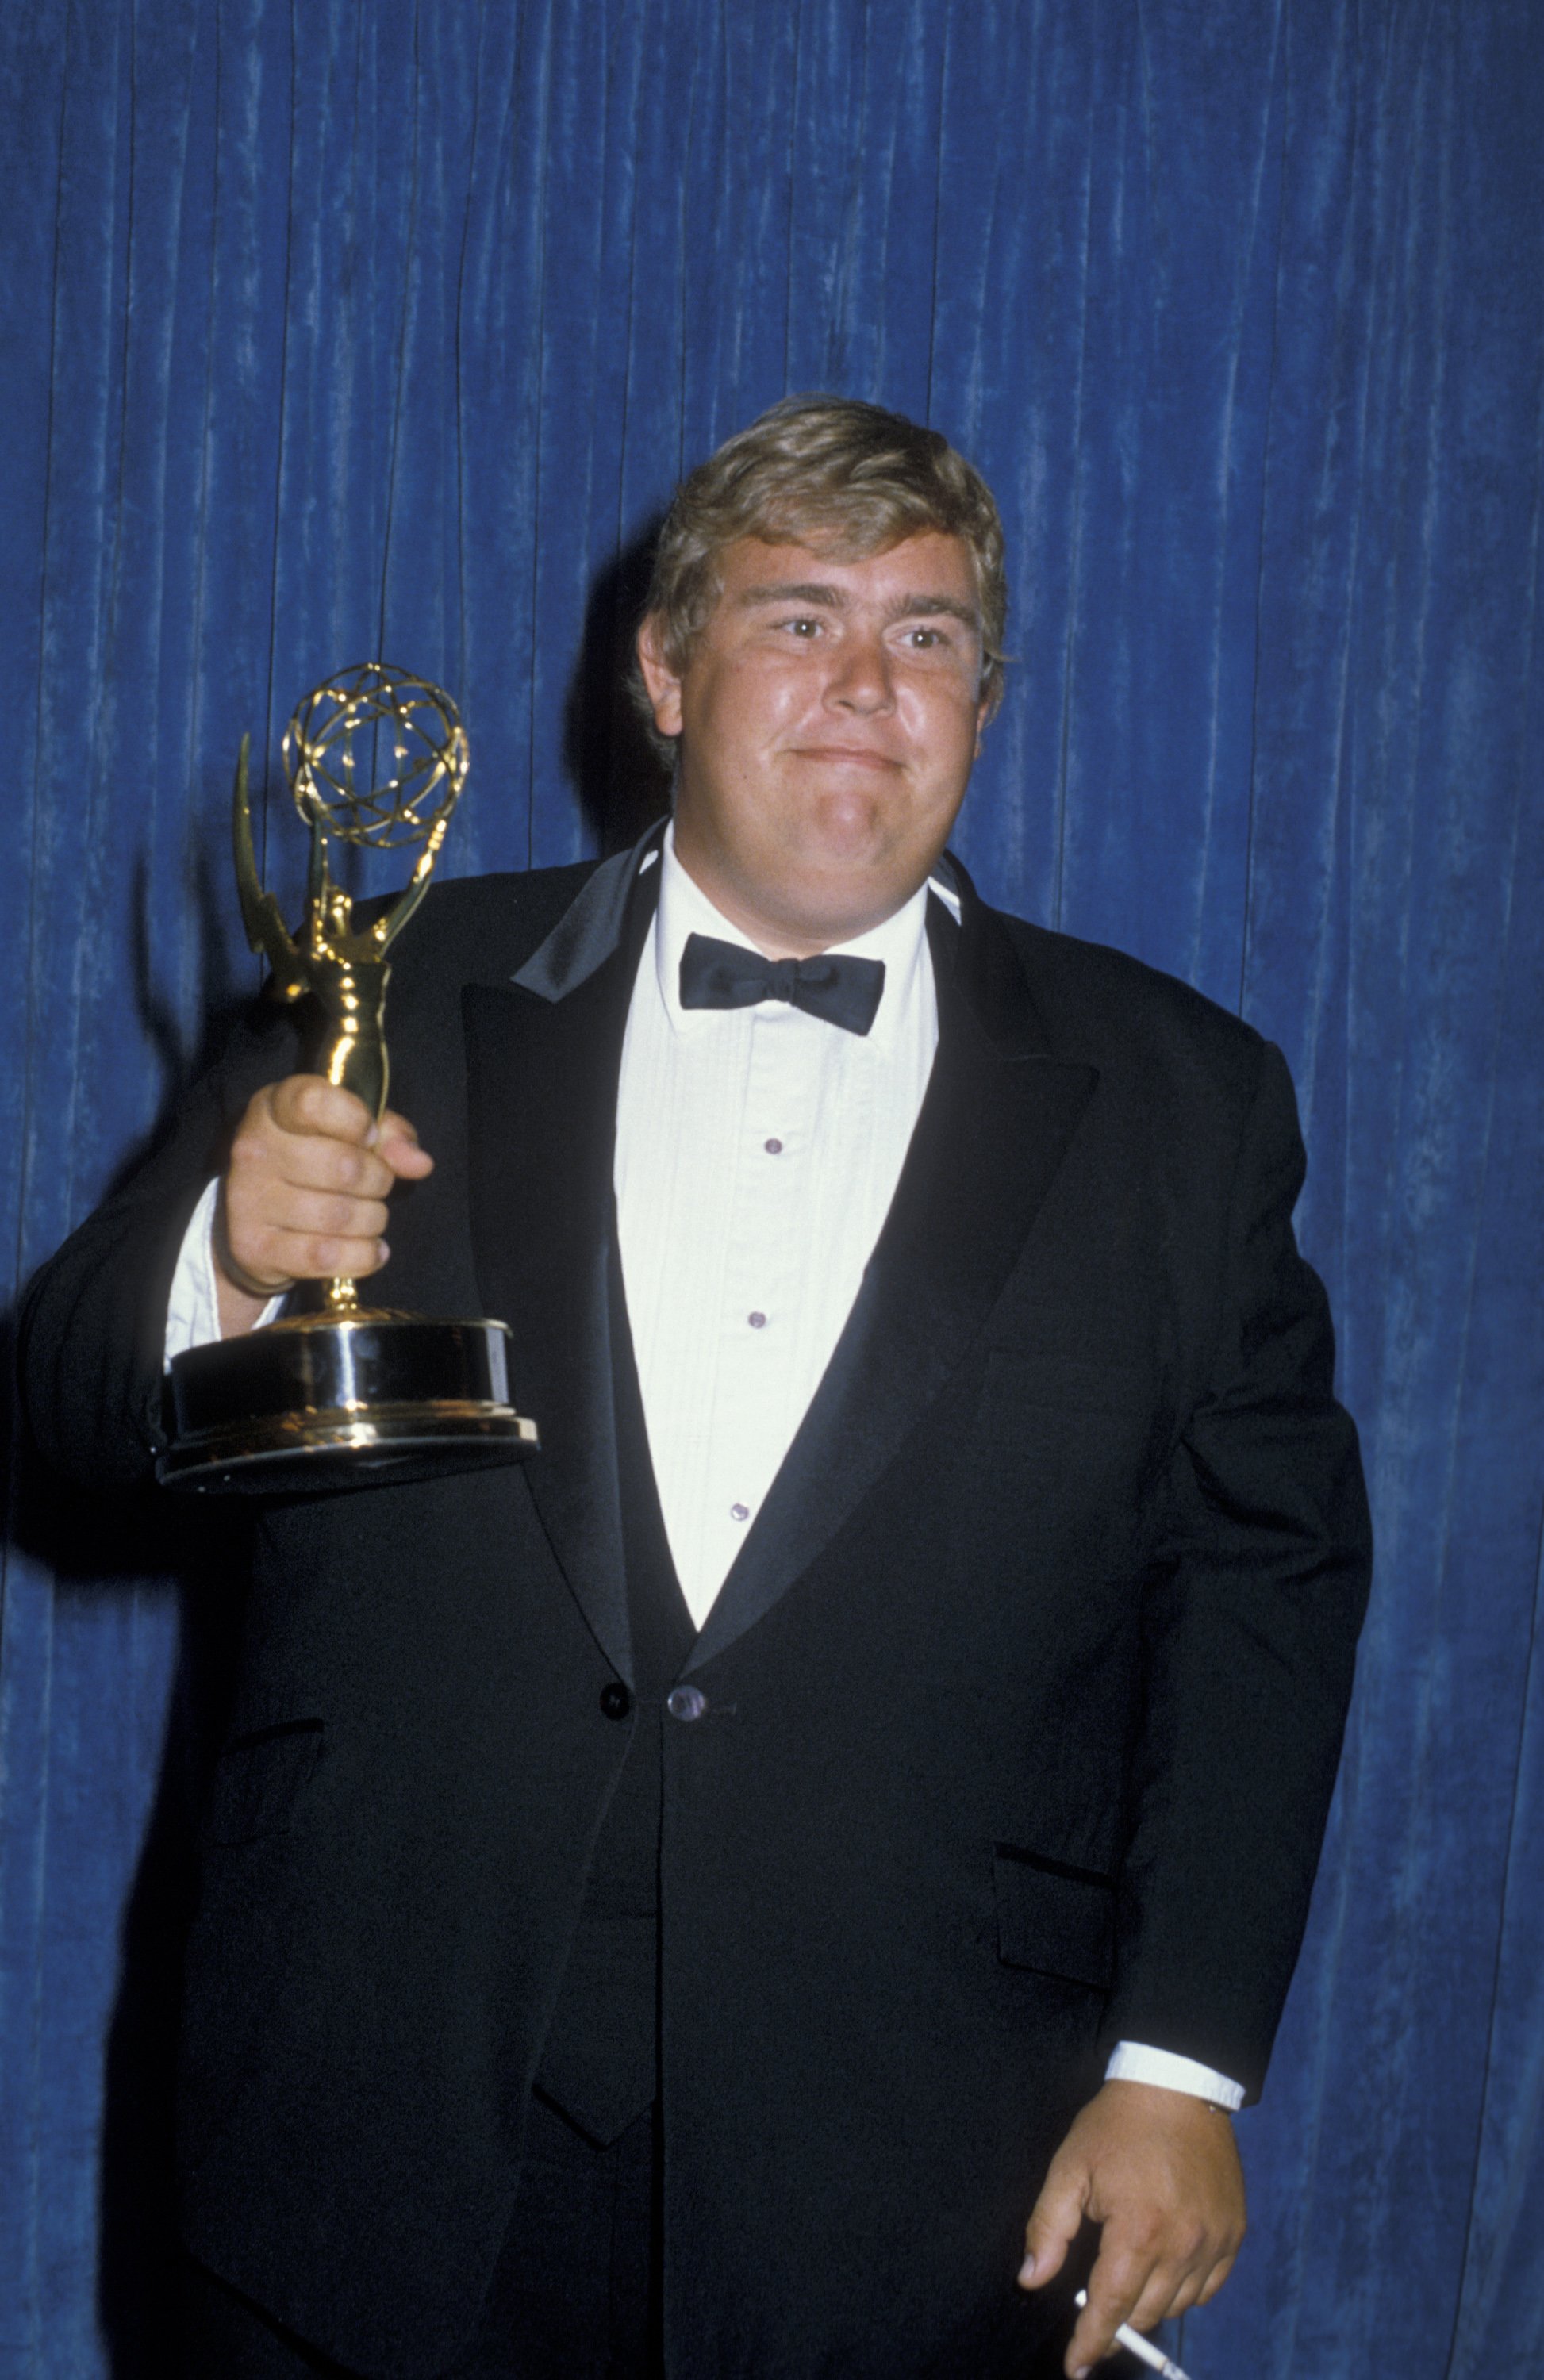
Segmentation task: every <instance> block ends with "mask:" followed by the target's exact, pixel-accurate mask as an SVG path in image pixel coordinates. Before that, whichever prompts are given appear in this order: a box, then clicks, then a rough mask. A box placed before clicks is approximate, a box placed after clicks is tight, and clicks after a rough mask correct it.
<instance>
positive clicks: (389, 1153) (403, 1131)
mask: <svg viewBox="0 0 1544 2380" xmlns="http://www.w3.org/2000/svg"><path fill="white" fill-rule="evenodd" d="M376 1135H377V1137H376V1144H375V1145H376V1147H377V1148H378V1149H379V1151H380V1153H381V1155H382V1156H383V1158H384V1159H385V1160H386V1163H387V1164H388V1165H389V1166H390V1167H391V1169H392V1172H394V1173H395V1175H396V1176H397V1177H398V1179H399V1180H400V1179H403V1178H404V1177H405V1178H406V1179H407V1180H408V1181H410V1182H418V1181H421V1179H422V1178H423V1176H424V1175H425V1174H426V1173H432V1172H433V1171H434V1160H433V1159H432V1157H431V1156H430V1154H429V1151H428V1150H427V1149H426V1148H420V1147H419V1136H418V1134H417V1133H416V1132H415V1131H414V1130H413V1127H412V1125H411V1124H410V1123H408V1121H407V1117H406V1116H401V1115H398V1114H397V1113H396V1112H395V1109H392V1108H387V1109H386V1111H385V1112H384V1113H383V1116H382V1118H381V1121H380V1123H379V1124H378V1125H377V1127H376Z"/></svg>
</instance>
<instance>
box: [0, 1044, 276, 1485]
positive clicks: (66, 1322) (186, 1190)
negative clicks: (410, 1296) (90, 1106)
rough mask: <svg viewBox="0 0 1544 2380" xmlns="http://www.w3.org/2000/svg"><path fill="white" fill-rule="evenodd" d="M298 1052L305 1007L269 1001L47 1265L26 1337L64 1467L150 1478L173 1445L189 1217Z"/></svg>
mask: <svg viewBox="0 0 1544 2380" xmlns="http://www.w3.org/2000/svg"><path fill="white" fill-rule="evenodd" d="M298 1057H299V1040H298V1032H297V1026H296V1020H295V1017H294V1013H293V1012H292V1011H289V1010H284V1009H279V1008H277V1007H275V1006H274V1005H273V1004H271V1003H269V1002H260V1003H259V1004H258V1006H257V1008H256V1009H255V1010H254V1011H253V1012H252V1014H251V1015H250V1016H249V1018H248V1019H247V1020H245V1021H244V1022H243V1024H242V1025H241V1026H239V1027H238V1028H237V1032H236V1033H235V1035H234V1036H233V1038H232V1040H231V1043H230V1045H229V1047H228V1049H227V1050H226V1051H225V1055H224V1057H223V1058H222V1060H221V1061H220V1062H219V1063H218V1064H217V1065H216V1066H215V1067H213V1069H212V1070H211V1072H210V1073H208V1074H207V1075H203V1076H202V1077H201V1079H200V1080H199V1081H198V1082H197V1083H195V1084H194V1085H193V1087H192V1088H191V1089H190V1090H189V1091H188V1093H187V1095H186V1096H185V1098H184V1099H182V1101H181V1102H180V1104H179V1106H178V1108H177V1110H176V1113H175V1115H174V1117H173V1120H172V1124H171V1127H170V1130H169V1131H168V1133H167V1134H166V1135H165V1136H164V1139H163V1140H162V1141H161V1143H160V1145H159V1146H158V1147H157V1148H156V1149H155V1150H154V1152H153V1153H152V1155H151V1156H150V1157H149V1158H147V1159H146V1160H145V1161H144V1163H143V1164H142V1165H140V1167H138V1168H137V1170H136V1171H135V1172H133V1174H131V1176H130V1177H129V1179H128V1182H127V1183H125V1184H124V1185H123V1187H122V1188H121V1189H119V1190H117V1191H116V1192H115V1193H114V1195H113V1196H110V1197H109V1198H107V1199H106V1200H105V1201H104V1202H103V1205H102V1206H101V1207H99V1208H97V1210H96V1212H95V1213H94V1214H93V1215H91V1216H89V1217H88V1218H87V1220H86V1221H85V1222H83V1223H82V1224H81V1225H80V1226H79V1230H77V1231H76V1232H74V1233H71V1235H70V1237H69V1238H68V1239H67V1241H66V1242H65V1244H64V1245H63V1246H62V1247H61V1248H60V1249H59V1250H58V1252H57V1254H56V1255H55V1256H54V1257H51V1258H50V1259H49V1261H48V1262H47V1263H46V1264H45V1265H43V1268H42V1269H41V1270H40V1271H39V1272H38V1273H37V1274H35V1275H34V1277H33V1279H32V1281H31V1282H30V1285H29V1287H28V1289H27V1292H26V1293H25V1295H24V1297H23V1299H22V1304H21V1313H20V1322H19V1329H18V1357H19V1366H20V1389H21V1402H22V1409H23V1413H24V1415H25V1416H26V1421H27V1425H28V1427H29V1429H30V1434H31V1437H32V1439H33V1442H34V1443H35V1445H36V1446H37V1448H38V1450H39V1451H40V1452H41V1453H42V1454H43V1457H44V1459H45V1461H46V1462H47V1463H49V1464H50V1465H51V1466H52V1468H53V1469H54V1470H55V1471H56V1472H58V1473H60V1474H61V1475H63V1476H64V1477H66V1478H68V1479H73V1480H77V1481H79V1482H80V1483H81V1484H82V1485H84V1486H89V1487H99V1488H123V1487H133V1486H136V1485H138V1484H140V1482H142V1481H144V1480H146V1479H148V1478H149V1476H150V1475H151V1472H152V1467H153V1464H154V1461H155V1457H156V1455H157V1454H158V1453H159V1452H160V1451H162V1450H163V1448H164V1446H165V1444H166V1435H165V1430H164V1426H163V1417H162V1383H163V1358H164V1342H165V1330H166V1305H167V1299H168V1297H169V1295H170V1292H171V1284H172V1274H173V1271H174V1269H175V1268H176V1256H177V1250H178V1248H179V1247H180V1246H181V1245H182V1237H183V1233H184V1232H185V1231H186V1229H187V1226H188V1218H189V1217H190V1215H191V1214H192V1211H193V1208H194V1207H195V1206H196V1205H197V1203H198V1199H199V1195H200V1193H201V1190H202V1188H203V1186H204V1184H206V1183H207V1182H208V1181H209V1180H210V1179H211V1177H212V1176H213V1174H216V1173H218V1172H221V1171H222V1170H223V1168H224V1165H225V1151H226V1149H227V1147H228V1146H229V1142H230V1136H231V1134H232V1132H233V1131H234V1129H235V1127H236V1125H237V1123H238V1122H239V1120H240V1117H241V1114H242V1112H243V1111H244V1109H245V1108H246V1105H247V1102H248V1100H249V1099H250V1098H251V1096H252V1094H253V1092H254V1091H256V1090H258V1089H260V1088H261V1086H262V1085H263V1084H264V1083H267V1082H274V1081H277V1080H278V1079H279V1078H280V1077H281V1076H282V1075H286V1074H290V1073H292V1072H293V1071H294V1070H295V1068H296V1066H297V1064H298Z"/></svg>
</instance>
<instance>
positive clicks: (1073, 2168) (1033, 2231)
mask: <svg viewBox="0 0 1544 2380" xmlns="http://www.w3.org/2000/svg"><path fill="white" fill-rule="evenodd" d="M1091 2187H1092V2178H1091V2176H1090V2175H1089V2172H1088V2168H1087V2166H1085V2165H1084V2164H1083V2163H1082V2162H1081V2161H1080V2160H1079V2159H1077V2158H1075V2157H1070V2156H1068V2155H1066V2152H1065V2150H1064V2149H1063V2150H1061V2151H1059V2152H1058V2153H1057V2155H1055V2156H1054V2157H1053V2158H1052V2165H1051V2171H1050V2172H1049V2173H1048V2174H1047V2175H1046V2178H1045V2186H1044V2188H1043V2189H1042V2190H1041V2192H1040V2194H1039V2198H1037V2199H1036V2201H1035V2204H1034V2209H1033V2211H1032V2213H1031V2215H1030V2216H1029V2220H1028V2223H1027V2226H1026V2227H1025V2233H1024V2262H1023V2264H1022V2265H1020V2267H1019V2275H1018V2279H1019V2287H1020V2288H1021V2289H1041V2288H1043V2287H1044V2285H1045V2283H1046V2282H1047V2281H1050V2280H1054V2279H1055V2277H1056V2275H1057V2274H1058V2273H1059V2272H1060V2271H1061V2269H1062V2266H1063V2265H1064V2263H1065V2261H1066V2253H1067V2250H1068V2248H1069V2247H1070V2246H1071V2245H1072V2242H1073V2241H1074V2240H1076V2237H1077V2232H1078V2227H1079V2225H1080V2224H1081V2223H1082V2220H1083V2216H1084V2214H1085V2212H1086V2210H1087V2208H1088V2192H1089V2190H1090V2188H1091Z"/></svg>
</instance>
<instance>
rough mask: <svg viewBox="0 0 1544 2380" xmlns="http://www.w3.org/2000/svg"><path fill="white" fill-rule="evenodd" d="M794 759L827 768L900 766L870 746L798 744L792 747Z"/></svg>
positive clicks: (888, 767)
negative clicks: (809, 761) (817, 763)
mask: <svg viewBox="0 0 1544 2380" xmlns="http://www.w3.org/2000/svg"><path fill="white" fill-rule="evenodd" d="M794 757H795V759H798V760H815V761H819V762H820V763H821V766H823V767H829V768H845V769H898V768H899V767H900V765H901V764H900V762H899V761H898V760H894V759H892V758H891V756H890V754H889V753H888V752H880V751H876V750H875V748H874V747H873V746H872V745H871V744H799V745H796V746H795V747H794Z"/></svg>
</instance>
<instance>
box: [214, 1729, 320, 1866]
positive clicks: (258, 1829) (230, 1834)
mask: <svg viewBox="0 0 1544 2380" xmlns="http://www.w3.org/2000/svg"><path fill="white" fill-rule="evenodd" d="M321 1756H322V1720H321V1719H319V1718H309V1719H287V1720H285V1721H283V1722H282V1723H281V1724H280V1725H279V1726H277V1727H271V1728H262V1729H261V1730H258V1731H257V1732H256V1733H254V1734H252V1735H238V1736H237V1738H236V1739H235V1741H234V1742H233V1743H228V1744H227V1745H226V1747H225V1751H224V1752H223V1753H222V1754H221V1755H220V1759H219V1763H218V1766H217V1767H216V1768H215V1771H214V1786H213V1793H212V1794H211V1797H210V1804H209V1816H208V1820H207V1822H206V1826H205V1840H207V1841H209V1842H211V1843H220V1844H225V1845H231V1844H236V1843H250V1842H255V1841H256V1840H258V1838H259V1837H260V1836H261V1835H277V1834H282V1833H283V1832H284V1830H285V1828H286V1827H287V1826H288V1825H289V1823H290V1820H291V1818H292V1817H293V1815H294V1811H295V1804H296V1803H297V1802H298V1800H299V1798H300V1795H301V1793H302V1792H303V1791H304V1790H305V1788H306V1786H307V1785H308V1784H309V1783H310V1777H311V1773H312V1771H313V1770H314V1768H315V1767H316V1764H317V1762H318V1760H319V1759H320V1758H321Z"/></svg>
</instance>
